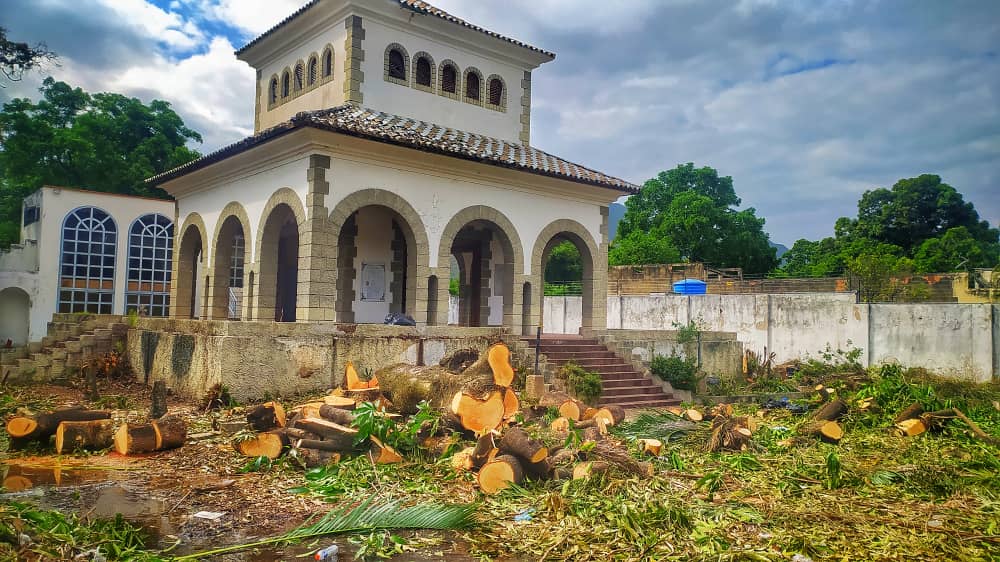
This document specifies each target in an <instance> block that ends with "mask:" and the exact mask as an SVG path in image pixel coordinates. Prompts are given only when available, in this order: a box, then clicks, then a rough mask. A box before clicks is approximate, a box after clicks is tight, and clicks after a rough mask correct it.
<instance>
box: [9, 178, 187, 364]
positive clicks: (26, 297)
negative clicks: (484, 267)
mask: <svg viewBox="0 0 1000 562" xmlns="http://www.w3.org/2000/svg"><path fill="white" fill-rule="evenodd" d="M174 214H175V209H174V202H173V201H163V200H160V199H149V198H145V197H130V196H125V195H116V194H110V193H100V192H95V191H84V190H79V189H69V188H60V187H51V186H46V187H43V188H42V189H39V190H38V191H36V192H35V193H33V194H31V195H29V196H28V197H26V198H25V200H24V205H23V212H22V215H21V243H20V244H16V245H14V246H13V247H11V248H10V250H9V251H6V252H3V253H0V345H4V344H6V342H7V340H10V341H11V344H12V345H14V346H20V345H23V344H25V343H27V342H28V341H38V340H40V339H41V338H42V337H43V336H45V333H46V326H47V323H48V321H49V320H50V319H51V318H52V315H53V314H54V313H56V312H66V313H72V312H93V313H100V314H126V313H127V312H128V311H129V310H136V311H139V312H141V313H142V314H144V315H150V316H165V315H167V313H168V311H169V306H170V287H171V283H170V276H171V270H170V264H171V263H172V257H173V256H172V247H173V218H174Z"/></svg>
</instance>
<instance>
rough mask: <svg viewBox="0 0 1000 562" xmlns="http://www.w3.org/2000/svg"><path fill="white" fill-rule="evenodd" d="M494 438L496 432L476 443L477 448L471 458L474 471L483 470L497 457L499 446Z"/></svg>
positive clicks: (488, 434)
mask: <svg viewBox="0 0 1000 562" xmlns="http://www.w3.org/2000/svg"><path fill="white" fill-rule="evenodd" d="M493 436H494V432H492V431H491V432H489V433H486V434H485V435H483V436H482V437H480V438H479V439H478V440H477V441H476V446H475V448H473V449H472V455H471V457H470V458H469V460H470V461H471V463H472V468H473V469H479V468H482V466H483V465H484V464H486V463H488V462H489V461H491V460H493V458H494V457H496V454H497V453H496V451H497V445H496V442H495V441H494V439H493Z"/></svg>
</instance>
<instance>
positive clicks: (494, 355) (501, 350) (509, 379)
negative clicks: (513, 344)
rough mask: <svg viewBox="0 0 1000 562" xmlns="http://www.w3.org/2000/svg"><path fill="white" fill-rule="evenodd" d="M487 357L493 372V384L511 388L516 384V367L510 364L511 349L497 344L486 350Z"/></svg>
mask: <svg viewBox="0 0 1000 562" xmlns="http://www.w3.org/2000/svg"><path fill="white" fill-rule="evenodd" d="M486 357H487V360H488V361H489V363H490V369H491V370H492V371H493V382H494V384H496V385H497V386H503V387H509V386H510V385H511V384H513V383H514V367H513V366H511V364H510V348H508V347H507V346H506V345H505V344H503V343H496V344H493V345H492V346H490V348H489V349H488V350H486Z"/></svg>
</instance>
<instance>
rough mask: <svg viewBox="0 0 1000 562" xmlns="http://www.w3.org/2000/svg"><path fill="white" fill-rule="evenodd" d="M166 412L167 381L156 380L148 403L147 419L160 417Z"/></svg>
mask: <svg viewBox="0 0 1000 562" xmlns="http://www.w3.org/2000/svg"><path fill="white" fill-rule="evenodd" d="M166 413H167V383H166V381H156V382H154V383H153V394H152V397H151V399H150V405H149V419H151V420H155V419H158V418H162V417H163V416H164V415H166Z"/></svg>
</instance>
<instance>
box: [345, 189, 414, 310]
mask: <svg viewBox="0 0 1000 562" xmlns="http://www.w3.org/2000/svg"><path fill="white" fill-rule="evenodd" d="M416 281H417V246H416V238H415V234H414V230H413V226H412V225H411V224H410V223H409V222H408V221H407V220H406V219H405V218H404V217H403V216H402V215H401V214H400V213H399V212H397V211H395V210H394V209H392V208H390V207H386V206H382V205H366V206H363V207H361V208H359V209H357V210H356V211H354V212H352V213H351V214H350V216H349V217H348V218H347V220H345V221H344V223H343V225H342V226H341V228H340V231H339V232H338V233H337V299H336V313H337V320H338V321H340V322H351V323H358V324H377V323H382V322H383V321H384V320H385V318H386V316H387V315H388V314H390V313H397V314H406V315H409V316H411V317H415V314H416V304H417V303H416V300H417V299H416Z"/></svg>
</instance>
